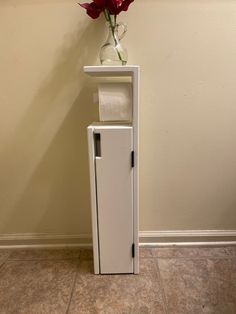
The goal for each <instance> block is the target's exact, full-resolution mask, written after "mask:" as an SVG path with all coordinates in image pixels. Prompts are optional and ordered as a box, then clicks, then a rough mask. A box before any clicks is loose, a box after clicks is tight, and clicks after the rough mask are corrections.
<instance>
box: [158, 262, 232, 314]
mask: <svg viewBox="0 0 236 314" xmlns="http://www.w3.org/2000/svg"><path fill="white" fill-rule="evenodd" d="M156 262H157V263H158V265H159V269H160V274H161V280H162V283H163V286H164V290H165V294H166V298H167V305H168V313H169V314H189V313H191V314H200V313H204V314H205V313H207V314H235V313H236V293H235V292H236V289H235V279H236V278H235V277H234V276H236V267H235V268H234V266H233V265H234V263H232V262H233V259H223V258H221V259H184V258H182V259H157V260H156Z"/></svg>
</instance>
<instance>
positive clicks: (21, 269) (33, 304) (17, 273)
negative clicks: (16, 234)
mask: <svg viewBox="0 0 236 314" xmlns="http://www.w3.org/2000/svg"><path fill="white" fill-rule="evenodd" d="M77 265H78V262H76V261H72V260H68V261H7V262H6V263H5V264H4V265H3V266H2V268H1V269H0V305H1V310H0V312H1V314H49V313H50V314H54V313H55V314H61V313H63V314H65V312H66V309H67V306H68V303H69V299H70V295H71V291H72V285H73V282H74V278H75V273H76V270H77Z"/></svg>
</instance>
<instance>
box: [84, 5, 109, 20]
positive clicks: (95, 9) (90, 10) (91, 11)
mask: <svg viewBox="0 0 236 314" xmlns="http://www.w3.org/2000/svg"><path fill="white" fill-rule="evenodd" d="M105 1H106V0H93V2H91V3H82V4H80V3H79V5H80V6H81V7H82V8H84V9H86V10H87V14H88V15H89V16H90V17H91V18H92V19H96V18H98V17H99V15H100V13H101V12H102V11H103V10H104V9H105Z"/></svg>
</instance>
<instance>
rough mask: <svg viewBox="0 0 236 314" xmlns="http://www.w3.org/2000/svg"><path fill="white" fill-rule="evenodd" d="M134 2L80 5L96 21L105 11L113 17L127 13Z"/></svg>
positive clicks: (99, 0)
mask: <svg viewBox="0 0 236 314" xmlns="http://www.w3.org/2000/svg"><path fill="white" fill-rule="evenodd" d="M133 1H134V0H93V2H91V3H82V4H80V3H79V5H80V6H81V7H83V8H84V9H86V10H87V14H88V15H89V16H90V17H91V18H93V19H96V18H98V17H99V15H100V14H101V12H102V11H104V10H105V9H107V10H108V12H109V13H110V14H112V15H118V14H119V13H120V12H121V11H127V10H128V7H129V5H130V3H131V2H133Z"/></svg>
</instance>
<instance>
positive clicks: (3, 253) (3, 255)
mask: <svg viewBox="0 0 236 314" xmlns="http://www.w3.org/2000/svg"><path fill="white" fill-rule="evenodd" d="M9 254H10V250H5V249H0V260H1V261H2V260H4V261H5V260H6V259H7V258H8V256H9Z"/></svg>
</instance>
